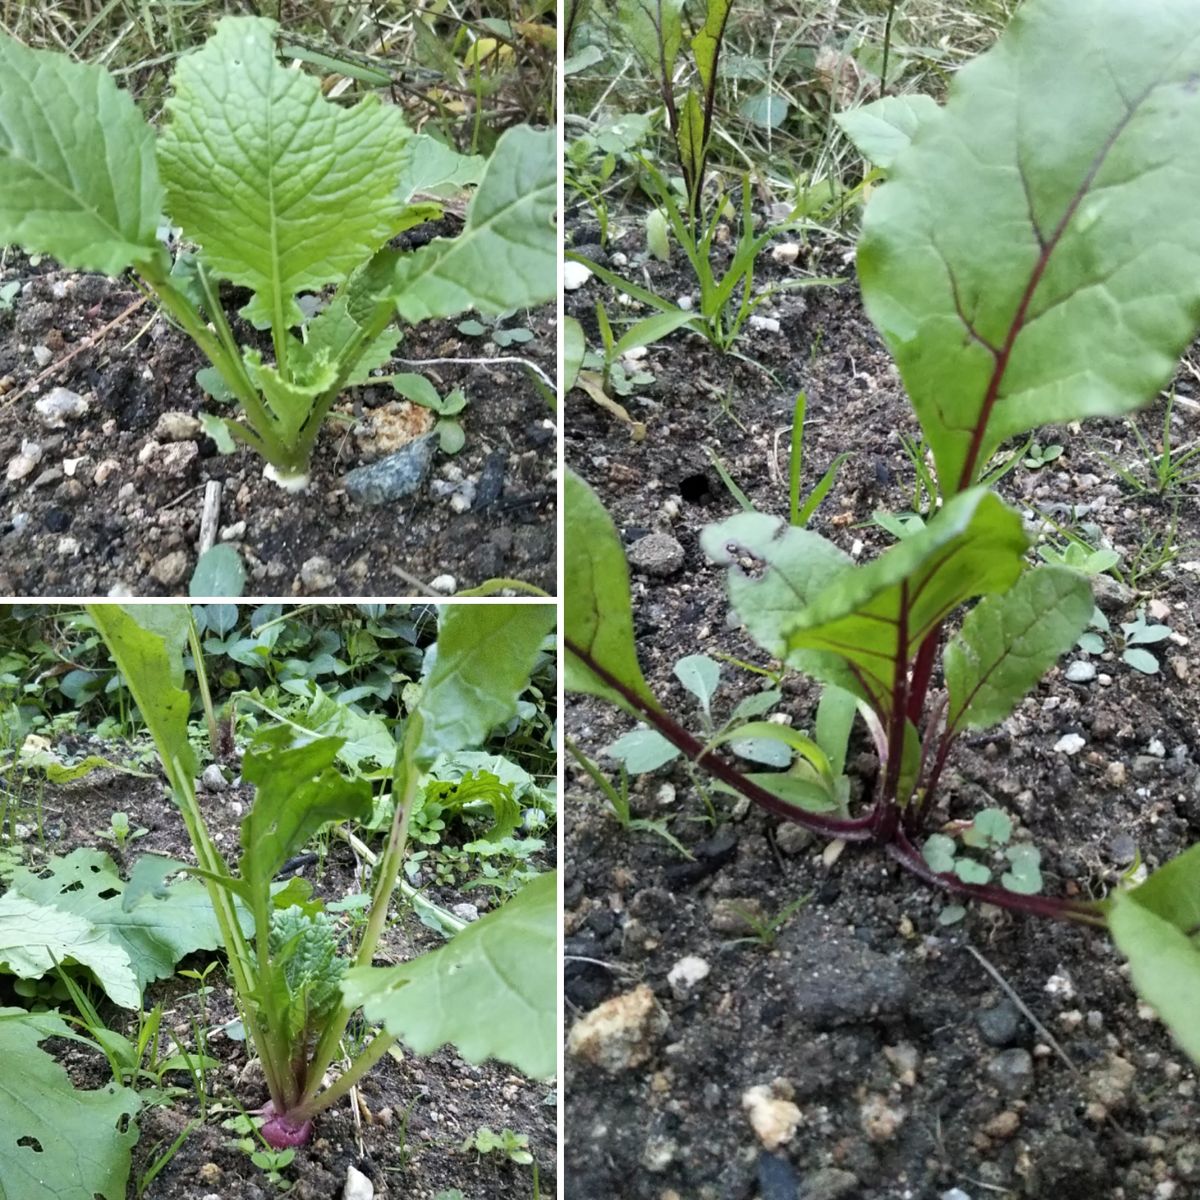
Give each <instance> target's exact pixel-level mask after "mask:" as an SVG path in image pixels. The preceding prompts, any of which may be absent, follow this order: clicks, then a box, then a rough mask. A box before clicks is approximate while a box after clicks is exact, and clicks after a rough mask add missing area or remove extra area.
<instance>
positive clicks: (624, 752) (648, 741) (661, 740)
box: [605, 729, 679, 775]
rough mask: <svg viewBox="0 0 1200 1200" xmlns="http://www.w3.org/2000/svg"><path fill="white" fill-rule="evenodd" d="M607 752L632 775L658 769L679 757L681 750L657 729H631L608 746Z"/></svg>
mask: <svg viewBox="0 0 1200 1200" xmlns="http://www.w3.org/2000/svg"><path fill="white" fill-rule="evenodd" d="M605 753H607V754H608V756H609V757H610V758H615V759H616V760H617V762H619V763H622V764H623V765H624V767H625V770H627V771H628V772H629V773H630V775H644V774H646V772H647V771H657V770H658V768H659V767H665V766H666V765H667V763H669V762H674V760H675V759H677V758H678V757H679V751H678V750H676V749H675V747H674V746H672V745H671V743H670V742H668V741H667V739H666V738H665V737H663V735H662V734H661V733H659V732H658V731H657V730H655V729H631V730H630V731H629V732H628V733H625V734H622V735H621V736H620V737H619V738H617V740H616V741H615V742H613V743H612V745H611V746H609V747H607V749H606V751H605Z"/></svg>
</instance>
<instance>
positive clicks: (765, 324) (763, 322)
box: [749, 313, 783, 333]
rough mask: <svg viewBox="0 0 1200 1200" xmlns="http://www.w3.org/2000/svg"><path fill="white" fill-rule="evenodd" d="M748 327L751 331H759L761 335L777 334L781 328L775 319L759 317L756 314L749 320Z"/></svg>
mask: <svg viewBox="0 0 1200 1200" xmlns="http://www.w3.org/2000/svg"><path fill="white" fill-rule="evenodd" d="M749 325H750V328H751V329H761V330H762V331H763V333H778V332H779V331H780V330H781V329H782V328H783V326H781V325H780V324H779V319H778V318H777V317H760V316H759V315H758V314H757V313H755V314H754V316H752V317H751V318H750V321H749Z"/></svg>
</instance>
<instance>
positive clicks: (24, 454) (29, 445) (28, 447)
mask: <svg viewBox="0 0 1200 1200" xmlns="http://www.w3.org/2000/svg"><path fill="white" fill-rule="evenodd" d="M41 461H42V448H41V446H39V445H38V444H37V442H24V441H23V442H22V443H21V452H20V454H15V455H13V457H12V458H11V459H9V463H8V469H7V470H6V471H5V472H4V477H5V479H7V480H8V482H9V483H15V482H16V481H17V480H18V479H24V478H25V477H26V476H27V475H31V474H33V470H34V468H35V467H36V466H37V465H38V463H40V462H41Z"/></svg>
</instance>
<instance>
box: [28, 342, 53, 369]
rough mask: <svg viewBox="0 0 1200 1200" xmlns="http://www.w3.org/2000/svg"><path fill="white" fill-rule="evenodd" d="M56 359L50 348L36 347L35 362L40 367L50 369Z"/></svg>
mask: <svg viewBox="0 0 1200 1200" xmlns="http://www.w3.org/2000/svg"><path fill="white" fill-rule="evenodd" d="M53 358H54V351H53V350H51V349H50V347H49V346H34V348H33V361H34V362H35V363H37V365H38V366H39V367H48V366H49V365H50V363H51V360H52V359H53Z"/></svg>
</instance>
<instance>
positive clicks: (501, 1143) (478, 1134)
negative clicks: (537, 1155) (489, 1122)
mask: <svg viewBox="0 0 1200 1200" xmlns="http://www.w3.org/2000/svg"><path fill="white" fill-rule="evenodd" d="M462 1148H463V1149H464V1150H474V1151H475V1152H476V1154H502V1155H503V1156H504V1157H505V1158H507V1159H509V1160H510V1161H512V1162H515V1163H517V1164H519V1165H520V1166H523V1167H527V1166H528V1165H529V1164H530V1163H531V1162H533V1155H532V1154H530V1153H529V1134H527V1133H514V1132H513V1131H512V1130H511V1129H508V1128H504V1129H502V1130H500V1132H499V1133H496V1132H495V1131H494V1130H492V1129H490V1128H488V1126H486V1125H482V1126H480V1128H478V1129H477V1130H475V1132H474V1133H473V1134H472V1135H471V1136H470V1137H469V1138H467V1139H466V1141H464V1142H463V1144H462Z"/></svg>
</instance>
